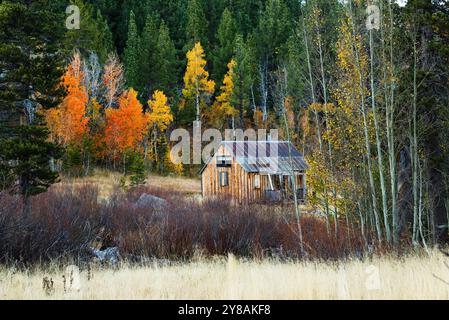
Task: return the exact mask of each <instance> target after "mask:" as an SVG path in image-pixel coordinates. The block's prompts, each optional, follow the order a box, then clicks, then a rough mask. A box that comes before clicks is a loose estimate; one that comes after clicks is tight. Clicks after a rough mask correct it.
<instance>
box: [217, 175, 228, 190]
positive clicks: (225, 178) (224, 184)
mask: <svg viewBox="0 0 449 320" xmlns="http://www.w3.org/2000/svg"><path fill="white" fill-rule="evenodd" d="M219 177H220V187H222V188H223V187H227V186H229V174H228V173H227V172H220V173H219Z"/></svg>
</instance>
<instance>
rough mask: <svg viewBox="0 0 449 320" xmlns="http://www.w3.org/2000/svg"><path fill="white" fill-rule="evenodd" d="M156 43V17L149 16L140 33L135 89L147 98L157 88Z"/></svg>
mask: <svg viewBox="0 0 449 320" xmlns="http://www.w3.org/2000/svg"><path fill="white" fill-rule="evenodd" d="M157 42H158V27H157V21H156V17H155V16H154V15H152V14H149V15H148V17H147V20H146V22H145V27H144V29H143V31H142V36H141V43H140V44H141V45H140V52H139V64H140V69H139V74H140V75H141V77H140V79H139V86H138V87H137V89H139V91H140V92H141V93H142V94H143V95H144V96H149V95H150V92H152V91H153V89H154V88H155V87H156V86H157V82H158V78H157V75H156V73H157V71H158V70H157V69H156V62H157V57H156V54H157V47H156V45H157Z"/></svg>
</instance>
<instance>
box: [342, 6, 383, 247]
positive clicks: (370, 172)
mask: <svg viewBox="0 0 449 320" xmlns="http://www.w3.org/2000/svg"><path fill="white" fill-rule="evenodd" d="M349 6H350V7H349V14H350V19H351V25H352V34H353V36H355V34H356V33H355V26H354V20H353V16H352V2H351V1H349ZM353 51H354V53H355V57H356V65H357V67H358V70H359V74H360V79H359V86H360V88H359V89H360V91H361V92H360V97H361V111H362V116H363V131H364V135H365V148H366V160H367V164H368V176H369V185H370V189H371V200H372V206H373V213H374V219H375V224H376V232H377V237H378V240H379V242H382V229H381V226H380V220H379V214H378V211H377V199H376V198H377V197H376V187H375V183H374V176H373V170H372V162H371V146H370V142H369V131H368V120H367V116H366V106H365V94H364V92H363V86H364V76H363V70H362V69H361V67H360V58H359V53H358V50H357V46H355V45H354V46H353Z"/></svg>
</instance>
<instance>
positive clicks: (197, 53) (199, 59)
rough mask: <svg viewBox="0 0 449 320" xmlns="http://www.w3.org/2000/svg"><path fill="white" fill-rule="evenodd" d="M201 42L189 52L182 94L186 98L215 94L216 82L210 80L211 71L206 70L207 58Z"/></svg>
mask: <svg viewBox="0 0 449 320" xmlns="http://www.w3.org/2000/svg"><path fill="white" fill-rule="evenodd" d="M205 56H206V55H205V53H204V49H203V47H202V46H201V43H199V42H197V43H196V44H195V46H194V47H193V49H192V50H190V51H189V52H187V70H186V73H185V75H184V90H182V94H183V95H184V97H186V98H191V97H194V96H195V95H197V94H201V93H207V94H213V93H214V91H215V82H214V81H213V80H209V72H207V71H206V69H205V67H206V64H207V62H206V59H205Z"/></svg>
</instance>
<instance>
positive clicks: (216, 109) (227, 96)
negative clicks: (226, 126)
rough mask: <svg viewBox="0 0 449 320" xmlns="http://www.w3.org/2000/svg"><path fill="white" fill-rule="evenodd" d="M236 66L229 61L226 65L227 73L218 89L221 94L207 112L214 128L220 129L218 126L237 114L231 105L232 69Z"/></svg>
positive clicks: (232, 88) (232, 89)
mask: <svg viewBox="0 0 449 320" xmlns="http://www.w3.org/2000/svg"><path fill="white" fill-rule="evenodd" d="M236 65H237V63H236V62H235V60H231V61H230V62H229V63H228V72H227V73H226V75H225V77H224V79H223V85H222V86H221V88H220V91H221V93H220V95H219V96H218V97H217V100H216V101H215V103H214V105H213V106H212V108H211V110H210V111H209V112H208V115H209V116H208V118H209V122H210V124H212V125H214V126H216V127H220V124H223V122H224V121H225V120H226V119H229V118H232V117H235V116H237V114H238V112H237V110H236V109H235V108H234V106H233V103H232V96H233V94H234V68H235V67H236Z"/></svg>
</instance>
